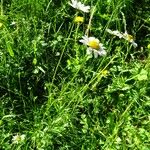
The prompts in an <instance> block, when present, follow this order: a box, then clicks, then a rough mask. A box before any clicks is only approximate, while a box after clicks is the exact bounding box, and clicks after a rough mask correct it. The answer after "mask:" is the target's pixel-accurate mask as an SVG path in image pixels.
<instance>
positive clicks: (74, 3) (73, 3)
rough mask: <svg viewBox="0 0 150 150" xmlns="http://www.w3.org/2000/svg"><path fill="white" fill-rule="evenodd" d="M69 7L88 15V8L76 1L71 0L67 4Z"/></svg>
mask: <svg viewBox="0 0 150 150" xmlns="http://www.w3.org/2000/svg"><path fill="white" fill-rule="evenodd" d="M69 5H70V6H72V7H73V8H75V9H78V10H81V11H83V12H85V13H88V12H89V11H90V6H85V5H84V4H82V3H81V2H78V1H77V0H71V3H69Z"/></svg>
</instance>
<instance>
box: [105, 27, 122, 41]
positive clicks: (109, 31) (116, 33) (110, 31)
mask: <svg viewBox="0 0 150 150" xmlns="http://www.w3.org/2000/svg"><path fill="white" fill-rule="evenodd" d="M106 31H107V32H108V33H110V34H112V35H115V36H118V37H119V38H120V39H121V38H123V35H122V33H120V32H119V31H118V30H115V31H112V30H110V29H106Z"/></svg>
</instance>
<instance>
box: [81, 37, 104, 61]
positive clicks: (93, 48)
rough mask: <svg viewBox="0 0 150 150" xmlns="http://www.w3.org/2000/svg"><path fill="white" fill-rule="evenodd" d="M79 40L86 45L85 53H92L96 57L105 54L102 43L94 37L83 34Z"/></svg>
mask: <svg viewBox="0 0 150 150" xmlns="http://www.w3.org/2000/svg"><path fill="white" fill-rule="evenodd" d="M79 42H81V43H83V44H84V45H86V46H88V48H87V54H88V55H92V53H94V57H95V58H97V57H98V56H104V55H106V51H105V50H104V49H105V47H103V44H102V43H100V41H99V40H98V39H97V38H95V37H88V36H86V35H85V36H83V37H82V39H81V40H79Z"/></svg>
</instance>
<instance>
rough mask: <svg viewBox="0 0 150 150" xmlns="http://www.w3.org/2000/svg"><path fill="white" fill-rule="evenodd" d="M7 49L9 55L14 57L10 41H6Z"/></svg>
mask: <svg viewBox="0 0 150 150" xmlns="http://www.w3.org/2000/svg"><path fill="white" fill-rule="evenodd" d="M7 51H8V53H9V55H10V56H11V57H14V52H13V50H12V47H11V45H10V43H7Z"/></svg>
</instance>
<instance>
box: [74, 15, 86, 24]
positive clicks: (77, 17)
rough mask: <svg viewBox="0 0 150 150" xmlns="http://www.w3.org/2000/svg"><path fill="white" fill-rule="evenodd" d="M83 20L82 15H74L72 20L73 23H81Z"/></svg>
mask: <svg viewBox="0 0 150 150" xmlns="http://www.w3.org/2000/svg"><path fill="white" fill-rule="evenodd" d="M83 21H84V18H83V17H80V16H76V17H75V18H74V22H75V23H82V22H83Z"/></svg>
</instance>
